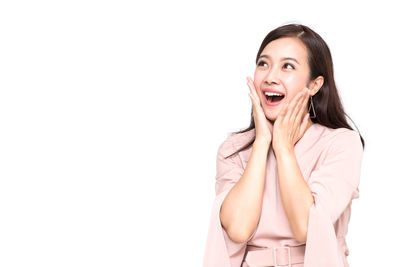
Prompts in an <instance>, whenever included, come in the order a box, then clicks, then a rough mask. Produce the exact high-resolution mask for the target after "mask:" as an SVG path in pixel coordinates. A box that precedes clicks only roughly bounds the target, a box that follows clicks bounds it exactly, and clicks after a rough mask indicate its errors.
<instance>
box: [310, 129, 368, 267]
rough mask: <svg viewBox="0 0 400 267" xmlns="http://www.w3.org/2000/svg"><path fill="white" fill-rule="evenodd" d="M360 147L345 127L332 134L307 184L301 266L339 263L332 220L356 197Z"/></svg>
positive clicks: (353, 133)
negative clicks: (309, 196)
mask: <svg viewBox="0 0 400 267" xmlns="http://www.w3.org/2000/svg"><path fill="white" fill-rule="evenodd" d="M362 156H363V147H362V143H361V140H360V137H359V134H358V133H357V132H356V131H354V130H349V129H347V130H346V131H342V132H339V133H338V134H337V135H335V136H334V137H333V140H332V142H331V143H330V145H329V147H328V150H327V152H326V154H325V156H324V159H323V162H322V163H321V165H320V167H318V168H317V169H316V170H314V171H313V172H312V173H311V176H310V177H309V179H308V185H309V187H310V190H311V193H312V195H313V197H314V203H313V205H312V206H311V207H310V211H309V218H308V230H307V241H306V251H305V258H304V267H321V266H324V267H343V260H342V255H341V252H340V251H339V249H338V245H337V236H336V232H335V228H334V224H335V222H336V221H337V219H338V218H339V217H340V215H341V214H342V213H343V211H344V210H345V209H346V208H347V206H348V205H349V204H351V201H352V199H354V198H357V197H358V186H359V183H360V171H361V162H362Z"/></svg>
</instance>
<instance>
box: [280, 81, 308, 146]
mask: <svg viewBox="0 0 400 267" xmlns="http://www.w3.org/2000/svg"><path fill="white" fill-rule="evenodd" d="M308 98H309V91H308V88H307V87H306V88H304V89H303V90H301V91H300V92H299V93H298V94H297V95H296V96H295V97H294V98H293V99H292V101H291V102H290V103H287V104H286V105H285V106H284V107H283V108H282V110H281V112H280V113H279V115H278V117H277V118H276V120H275V122H274V127H273V134H272V147H273V150H274V151H275V153H276V152H279V151H281V150H282V149H285V150H290V151H292V150H293V149H294V145H295V144H296V143H297V141H298V140H299V139H300V138H301V137H302V136H303V135H304V132H305V131H306V127H307V123H308V117H309V115H310V114H309V113H308V110H307V103H308Z"/></svg>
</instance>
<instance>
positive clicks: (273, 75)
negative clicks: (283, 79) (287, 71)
mask: <svg viewBox="0 0 400 267" xmlns="http://www.w3.org/2000/svg"><path fill="white" fill-rule="evenodd" d="M278 71H279V70H278V69H277V68H270V69H269V70H268V71H267V73H266V74H265V77H264V82H266V83H267V84H272V83H275V84H278V81H279V73H278Z"/></svg>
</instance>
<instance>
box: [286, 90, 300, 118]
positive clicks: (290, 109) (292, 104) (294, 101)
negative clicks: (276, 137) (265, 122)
mask: <svg viewBox="0 0 400 267" xmlns="http://www.w3.org/2000/svg"><path fill="white" fill-rule="evenodd" d="M301 97H302V91H300V92H298V93H297V95H296V96H295V97H294V98H293V99H292V101H291V102H290V103H289V106H288V110H287V113H286V116H285V119H286V120H288V121H292V114H293V110H294V108H295V107H296V105H297V104H298V102H299V100H300V99H301Z"/></svg>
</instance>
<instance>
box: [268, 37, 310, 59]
mask: <svg viewBox="0 0 400 267" xmlns="http://www.w3.org/2000/svg"><path fill="white" fill-rule="evenodd" d="M265 54H267V55H269V56H270V57H271V58H272V60H274V61H279V60H280V58H281V57H294V58H296V59H297V60H298V61H300V62H305V61H306V60H307V47H306V46H305V45H304V44H303V42H302V41H300V40H299V39H298V38H294V37H284V38H279V39H276V40H273V41H272V42H270V43H268V45H267V46H266V47H264V49H263V51H262V53H261V55H265Z"/></svg>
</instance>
